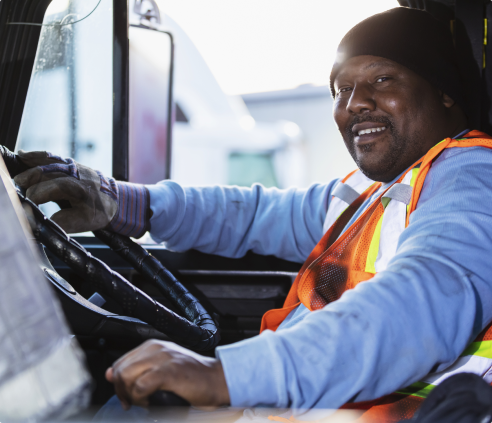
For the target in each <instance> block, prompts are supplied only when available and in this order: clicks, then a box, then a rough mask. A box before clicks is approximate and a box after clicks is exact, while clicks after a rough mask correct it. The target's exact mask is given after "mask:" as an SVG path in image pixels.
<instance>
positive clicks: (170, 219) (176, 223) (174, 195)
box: [146, 181, 186, 243]
mask: <svg viewBox="0 0 492 423" xmlns="http://www.w3.org/2000/svg"><path fill="white" fill-rule="evenodd" d="M146 187H147V189H148V191H149V193H150V209H151V210H152V218H151V220H150V227H151V231H150V235H151V236H152V239H154V241H156V242H158V243H161V242H165V241H167V240H168V239H169V238H171V237H172V236H173V235H174V233H175V232H176V231H177V230H178V228H179V227H180V225H181V223H182V221H183V219H184V214H185V207H186V195H185V191H184V189H183V188H182V187H181V186H180V185H179V184H177V183H176V182H173V181H162V182H159V183H157V184H155V185H146Z"/></svg>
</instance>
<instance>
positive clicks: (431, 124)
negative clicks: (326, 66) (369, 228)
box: [333, 56, 455, 182]
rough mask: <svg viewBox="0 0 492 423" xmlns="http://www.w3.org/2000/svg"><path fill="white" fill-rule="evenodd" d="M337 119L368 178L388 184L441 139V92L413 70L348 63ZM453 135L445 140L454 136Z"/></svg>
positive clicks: (383, 63) (370, 60)
mask: <svg viewBox="0 0 492 423" xmlns="http://www.w3.org/2000/svg"><path fill="white" fill-rule="evenodd" d="M334 87H335V93H336V98H335V103H334V109H333V114H334V117H335V121H336V123H337V125H338V128H339V130H340V132H341V134H342V136H343V139H344V141H345V145H346V146H347V148H348V150H349V152H350V154H351V155H352V158H353V159H354V160H355V162H356V163H357V165H358V166H359V168H360V169H361V170H362V172H363V173H364V174H365V175H366V176H368V177H369V178H371V179H373V180H376V181H381V182H389V181H391V180H393V179H394V178H395V177H396V176H398V175H399V174H400V173H402V172H403V171H404V170H405V169H407V168H408V167H409V166H411V165H412V164H413V163H414V162H416V161H417V160H418V159H419V158H420V157H422V156H423V155H425V153H426V152H427V151H428V150H429V149H430V148H431V147H432V146H434V145H435V144H437V143H438V142H439V141H440V139H435V136H440V135H441V133H439V135H437V133H436V128H437V127H442V125H443V122H444V121H445V119H446V114H445V110H446V107H447V106H445V105H444V104H443V100H442V96H441V94H440V93H439V91H438V90H437V89H435V88H433V87H432V86H431V85H430V84H429V83H428V82H427V81H426V80H425V79H423V78H422V77H420V76H419V75H417V74H416V73H415V72H413V71H411V70H410V69H408V68H406V67H404V66H402V65H399V64H398V63H395V62H393V61H391V60H388V59H383V58H381V57H376V56H356V57H353V58H351V59H349V60H347V61H346V62H345V63H344V64H343V66H342V68H341V69H340V72H339V73H338V75H337V77H336V78H335V81H334ZM453 135H455V134H449V135H446V136H453Z"/></svg>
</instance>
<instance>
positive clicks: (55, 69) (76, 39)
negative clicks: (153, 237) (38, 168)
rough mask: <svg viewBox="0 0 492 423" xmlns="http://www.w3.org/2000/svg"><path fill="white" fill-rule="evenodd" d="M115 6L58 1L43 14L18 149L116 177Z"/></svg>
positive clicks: (108, 0) (106, 1)
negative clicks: (51, 155) (64, 159)
mask: <svg viewBox="0 0 492 423" xmlns="http://www.w3.org/2000/svg"><path fill="white" fill-rule="evenodd" d="M112 7H113V2H112V0H54V1H53V2H52V3H51V4H50V6H49V8H48V10H47V12H46V15H45V18H44V21H43V24H44V26H43V28H42V30H41V36H40V40H39V45H38V51H37V56H36V60H35V64H34V69H33V74H32V77H31V82H30V86H29V92H28V96H27V101H26V105H25V108H24V114H23V117H22V123H21V128H20V131H19V137H18V141H17V147H16V148H17V150H18V149H23V150H46V151H50V152H53V153H55V154H57V155H59V156H62V157H73V158H74V159H75V160H76V161H78V162H80V163H83V164H86V165H89V166H91V167H92V168H94V169H97V170H100V171H101V172H103V173H104V174H105V175H111V174H112V144H113V143H112V129H113V104H112V96H113V72H112V71H113V66H112V62H113V27H112V22H113V12H112Z"/></svg>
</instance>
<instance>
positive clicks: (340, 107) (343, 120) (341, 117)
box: [333, 100, 349, 132]
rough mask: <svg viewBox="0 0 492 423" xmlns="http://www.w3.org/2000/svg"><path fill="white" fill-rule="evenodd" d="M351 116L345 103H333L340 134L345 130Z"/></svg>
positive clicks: (337, 101)
mask: <svg viewBox="0 0 492 423" xmlns="http://www.w3.org/2000/svg"><path fill="white" fill-rule="evenodd" d="M348 117H349V114H348V112H347V107H346V104H345V103H344V102H343V101H340V100H335V101H334V102H333V119H334V120H335V123H336V124H337V126H338V129H339V131H340V132H343V131H344V130H345V127H346V125H347V119H348Z"/></svg>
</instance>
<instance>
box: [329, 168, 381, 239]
mask: <svg viewBox="0 0 492 423" xmlns="http://www.w3.org/2000/svg"><path fill="white" fill-rule="evenodd" d="M373 183H374V181H371V180H370V179H369V178H368V177H367V176H365V175H364V174H363V173H362V172H361V171H360V170H358V171H357V172H355V173H354V174H353V175H351V176H350V177H349V178H348V179H347V180H346V181H345V182H344V183H343V184H342V183H341V182H339V183H338V185H337V186H335V187H334V188H333V193H332V194H331V197H332V198H331V199H330V206H329V208H328V210H327V212H326V218H325V222H324V225H323V233H325V232H326V231H327V230H328V229H329V228H330V227H331V226H332V225H333V224H334V223H335V221H336V220H337V219H338V217H339V216H340V215H341V214H342V213H343V212H344V210H345V209H346V208H347V207H348V204H349V203H347V202H346V201H345V200H342V199H340V198H339V197H337V196H336V195H334V193H335V191H336V190H337V188H338V186H339V185H345V186H348V187H350V188H351V189H352V190H354V191H355V192H356V193H357V196H359V195H360V193H362V192H364V191H365V190H366V189H367V188H369V187H370V186H371V185H372V184H373ZM342 189H343V188H342ZM352 202H353V201H352Z"/></svg>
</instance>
